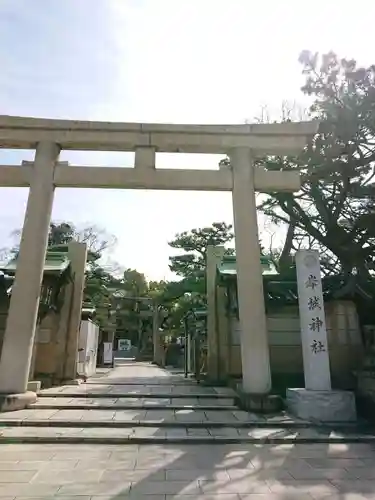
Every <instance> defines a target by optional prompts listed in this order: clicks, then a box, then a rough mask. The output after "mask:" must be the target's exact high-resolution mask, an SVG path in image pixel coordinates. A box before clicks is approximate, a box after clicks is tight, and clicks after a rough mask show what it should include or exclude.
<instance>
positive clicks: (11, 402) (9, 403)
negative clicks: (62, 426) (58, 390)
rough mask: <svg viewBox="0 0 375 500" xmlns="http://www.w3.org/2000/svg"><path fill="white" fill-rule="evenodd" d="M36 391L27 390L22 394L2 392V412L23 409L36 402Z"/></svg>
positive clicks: (0, 409)
mask: <svg viewBox="0 0 375 500" xmlns="http://www.w3.org/2000/svg"><path fill="white" fill-rule="evenodd" d="M36 400H37V396H36V394H35V392H31V391H26V392H23V393H21V394H0V412H4V411H15V410H23V409H25V408H27V407H28V406H29V405H31V404H32V403H35V402H36Z"/></svg>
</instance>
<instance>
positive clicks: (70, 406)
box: [29, 400, 238, 411]
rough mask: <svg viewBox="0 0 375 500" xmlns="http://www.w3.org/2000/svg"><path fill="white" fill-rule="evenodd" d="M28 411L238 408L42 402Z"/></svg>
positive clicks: (33, 405)
mask: <svg viewBox="0 0 375 500" xmlns="http://www.w3.org/2000/svg"><path fill="white" fill-rule="evenodd" d="M29 408H30V409H34V410H36V409H38V410H93V409H95V410H113V409H116V410H161V411H163V410H174V411H175V410H186V409H192V410H202V411H235V410H238V407H237V406H235V405H226V406H224V405H216V406H212V405H200V404H198V405H188V404H186V405H170V404H165V403H163V404H161V405H157V406H156V405H155V404H131V405H129V404H114V403H101V402H100V400H99V402H96V401H95V403H86V404H85V403H69V404H60V403H56V404H50V403H44V402H43V401H41V402H38V403H34V404H32V405H30V406H29Z"/></svg>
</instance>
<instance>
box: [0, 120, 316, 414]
mask: <svg viewBox="0 0 375 500" xmlns="http://www.w3.org/2000/svg"><path fill="white" fill-rule="evenodd" d="M316 128H317V124H316V122H300V123H283V124H255V125H168V124H143V123H142V124H141V123H108V122H87V121H71V120H50V119H38V118H24V117H12V116H0V147H2V148H22V149H35V159H34V162H23V163H22V165H20V166H12V165H3V166H0V187H29V197H28V202H27V208H26V214H25V221H24V226H23V230H22V238H21V245H20V251H19V258H18V264H17V274H16V277H15V283H14V287H13V293H12V298H11V303H10V308H9V314H8V320H7V325H6V331H5V336H4V342H3V348H2V355H1V360H0V394H3V395H5V394H7V395H9V394H13V395H14V394H17V395H22V398H23V399H24V400H25V405H26V404H27V402H29V399H30V398H31V399H32V397H33V396H34V397H35V395H32V394H31V395H30V398H29V399H28V397H26V395H27V394H29V393H27V392H26V391H27V383H28V374H29V368H30V362H31V357H32V350H33V343H34V337H35V327H36V318H37V310H38V303H39V294H40V285H41V281H42V273H43V266H44V260H45V255H46V247H47V240H48V231H49V223H50V217H51V211H52V205H53V196H54V189H55V187H69V188H72V187H76V188H111V189H162V190H201V191H232V193H233V212H234V228H235V241H236V255H237V267H238V269H237V273H238V274H237V277H238V278H237V281H238V285H237V286H238V303H239V318H240V324H241V329H242V337H241V352H242V367H243V368H242V369H243V388H244V390H245V391H246V392H249V393H255V394H266V393H268V392H269V390H270V389H271V376H270V365H269V353H268V341H267V328H266V316H265V307H264V297H263V283H262V274H261V267H260V255H259V244H258V228H257V215H256V204H255V191H261V192H267V191H268V192H270V191H288V192H294V191H298V189H299V187H300V181H299V175H298V174H297V173H294V172H283V171H272V172H267V171H264V170H261V169H259V168H256V169H255V168H253V161H254V158H255V156H257V155H262V154H277V155H284V154H295V153H299V152H300V151H301V150H302V149H303V147H304V146H305V144H306V143H307V141H308V139H309V137H310V136H312V135H313V134H314V133H315V131H316ZM63 149H71V150H86V151H135V165H134V168H122V167H81V166H70V165H68V164H67V163H59V162H58V158H59V153H60V151H61V150H63ZM157 152H162V153H164V152H168V153H214V154H228V155H229V156H230V161H231V168H230V169H227V168H225V169H218V170H204V169H202V170H186V169H185V170H179V169H178V170H174V169H160V170H158V169H156V168H155V155H156V153H157ZM22 398H21V399H22ZM19 406H20V405H19Z"/></svg>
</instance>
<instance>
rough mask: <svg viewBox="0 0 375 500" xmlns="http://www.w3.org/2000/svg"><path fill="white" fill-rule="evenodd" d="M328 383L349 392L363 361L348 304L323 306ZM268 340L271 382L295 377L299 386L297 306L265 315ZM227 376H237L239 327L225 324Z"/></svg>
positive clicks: (354, 318) (355, 320) (353, 311)
mask: <svg viewBox="0 0 375 500" xmlns="http://www.w3.org/2000/svg"><path fill="white" fill-rule="evenodd" d="M325 312H326V324H327V335H328V343H329V355H330V365H331V376H332V383H333V385H334V386H335V387H341V388H352V387H353V386H354V385H355V376H354V374H353V372H354V371H355V370H356V369H358V367H359V366H360V364H361V362H362V359H363V344H362V338H361V333H360V327H359V321H358V316H357V312H356V308H355V305H354V304H353V303H352V302H350V301H341V302H340V301H335V302H330V303H327V304H325ZM267 322H268V339H269V346H270V362H271V370H272V374H273V379H274V380H275V378H277V377H281V378H283V377H285V378H288V377H295V379H296V380H300V381H302V382H303V361H302V346H301V335H300V325H299V314H298V306H295V307H294V306H288V307H285V308H283V309H280V310H277V311H274V312H270V313H268V317H267ZM229 324H230V327H229V346H228V347H229V359H230V362H229V374H230V375H232V376H240V375H241V371H242V369H241V351H240V326H239V322H238V320H237V319H236V318H234V317H232V318H230V320H229Z"/></svg>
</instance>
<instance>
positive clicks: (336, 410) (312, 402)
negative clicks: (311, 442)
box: [286, 389, 357, 422]
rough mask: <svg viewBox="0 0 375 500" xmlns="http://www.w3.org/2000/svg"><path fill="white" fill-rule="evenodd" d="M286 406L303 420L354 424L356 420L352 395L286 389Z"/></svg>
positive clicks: (347, 393) (343, 392) (344, 392)
mask: <svg viewBox="0 0 375 500" xmlns="http://www.w3.org/2000/svg"><path fill="white" fill-rule="evenodd" d="M286 404H287V407H288V409H289V411H290V412H291V413H293V414H294V415H296V416H297V417H299V418H302V419H304V420H316V421H320V422H354V421H355V420H357V411H356V406H355V397H354V393H353V392H350V391H335V390H333V391H310V390H308V389H287V391H286Z"/></svg>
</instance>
